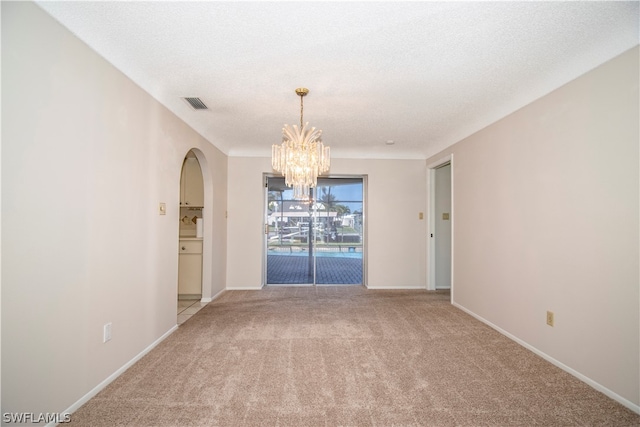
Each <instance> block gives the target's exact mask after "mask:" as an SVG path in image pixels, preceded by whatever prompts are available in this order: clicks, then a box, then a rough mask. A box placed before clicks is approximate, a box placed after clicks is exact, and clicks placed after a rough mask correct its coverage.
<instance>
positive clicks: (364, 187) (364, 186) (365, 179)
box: [260, 172, 369, 288]
mask: <svg viewBox="0 0 640 427" xmlns="http://www.w3.org/2000/svg"><path fill="white" fill-rule="evenodd" d="M279 177H282V175H280V174H277V173H266V172H265V173H263V174H262V185H263V190H264V191H263V198H264V201H263V203H262V209H263V213H262V218H263V220H262V224H263V227H266V224H267V216H268V206H267V205H268V203H269V201H268V200H269V189H268V186H269V184H268V179H269V178H279ZM319 178H330V179H331V178H358V179H362V283H361V284H360V285H348V284H347V285H344V286H364V287H368V286H367V277H368V274H367V264H368V263H367V256H368V249H367V247H368V241H369V239H368V226H367V195H368V178H369V176H368V175H367V174H352V175H349V174H337V175H322V176H320V177H319ZM262 233H263V236H262V248H263V249H262V284H261V286H260V287H261V288H264V287H265V286H267V285H269V286H312V287H313V286H332V285H331V284H316V283H310V284H306V283H303V284H297V285H287V284H277V283H276V284H268V283H267V255H268V249H267V238H266V237H265V235H266V233H265V230H264V228H263V230H262ZM314 276H315V273H314ZM337 286H343V285H337Z"/></svg>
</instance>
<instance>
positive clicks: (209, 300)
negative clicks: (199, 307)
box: [200, 289, 226, 303]
mask: <svg viewBox="0 0 640 427" xmlns="http://www.w3.org/2000/svg"><path fill="white" fill-rule="evenodd" d="M225 290H226V289H223V290H221V291H219V292H218V293H217V294H215V295H214V296H212V297H211V298H202V299H201V300H200V302H204V303H208V302H211V301H213V300H214V299H216V298H218V297H219V296H220V295H222V293H223V292H224V291H225Z"/></svg>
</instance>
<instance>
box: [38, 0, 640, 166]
mask: <svg viewBox="0 0 640 427" xmlns="http://www.w3.org/2000/svg"><path fill="white" fill-rule="evenodd" d="M38 4H39V5H40V6H41V7H42V8H43V9H44V10H45V11H47V12H48V13H49V14H51V15H52V16H53V17H54V18H55V19H57V20H58V21H59V22H60V23H62V24H63V25H64V26H65V27H67V28H68V29H69V30H70V31H71V32H72V33H74V34H75V35H76V36H78V37H79V38H80V39H81V40H83V41H84V42H85V43H87V44H88V45H89V46H91V47H92V48H93V49H94V50H96V51H97V52H98V53H99V54H100V55H102V56H103V57H104V58H105V59H106V60H107V61H109V62H110V63H111V64H113V65H114V66H115V67H117V68H118V69H120V70H121V71H122V72H123V73H124V74H126V75H127V76H128V77H129V78H131V79H132V80H133V81H134V82H136V83H137V84H138V85H139V86H140V87H142V88H143V89H144V90H145V91H147V92H148V93H150V94H151V95H152V96H153V97H154V98H156V99H157V100H158V101H160V102H161V103H162V104H164V105H165V106H166V107H167V108H168V109H169V110H171V111H172V112H173V113H175V114H176V115H177V116H178V117H180V118H181V119H182V120H184V121H185V122H186V123H188V124H189V125H190V126H191V127H192V128H193V129H195V130H196V131H197V132H198V133H200V134H201V135H202V136H204V137H205V138H206V139H207V140H208V141H210V142H211V143H212V144H213V145H215V146H216V147H218V148H219V149H220V150H222V151H223V152H224V153H226V154H228V155H230V156H270V153H271V145H272V144H273V143H280V141H281V130H282V127H283V125H284V124H285V123H286V124H296V123H299V122H300V98H299V97H298V96H297V95H296V94H295V91H294V90H295V88H297V87H301V86H302V87H307V88H309V90H310V93H309V95H308V96H306V97H305V98H304V119H305V121H309V122H310V125H311V126H315V127H318V128H320V129H322V130H323V140H324V142H325V144H326V145H329V146H330V147H331V151H332V156H333V157H340V158H394V159H412V158H417V159H424V158H427V157H429V156H431V155H433V154H436V153H437V152H439V151H440V150H442V149H444V148H446V147H447V146H449V145H451V144H453V143H455V142H458V141H459V140H461V139H463V138H465V137H467V136H469V135H471V134H472V133H474V132H476V131H478V130H480V129H482V128H483V127H485V126H487V125H489V124H491V123H493V122H495V121H496V120H498V119H500V118H502V117H505V116H506V115H508V114H510V113H512V112H513V111H515V110H517V109H519V108H521V107H523V106H525V105H526V104H528V103H530V102H532V101H534V100H535V99H537V98H539V97H541V96H543V95H545V94H547V93H549V92H550V91H552V90H554V89H556V88H558V87H559V86H561V85H563V84H565V83H567V82H568V81H570V80H572V79H574V78H576V77H578V76H580V75H581V74H584V73H585V72H587V71H589V70H591V69H593V68H595V67H596V66H598V65H600V64H602V63H604V62H606V61H607V60H609V59H611V58H613V57H615V56H617V55H619V54H620V53H622V52H624V51H626V50H628V49H630V48H632V47H633V46H636V45H637V44H638V42H639V31H640V30H639V21H640V19H639V2H637V1H634V2H609V1H603V2H582V1H577V2H302V1H300V2H243V1H236V2H217V1H194V2H185V1H179V2H118V1H107V2H84V1H83V2H75V1H73V2H70V1H63V2H51V1H44V2H43V1H41V2H38ZM184 97H198V98H200V99H201V100H202V101H203V102H204V103H205V104H206V105H207V106H208V110H205V111H196V110H193V109H192V108H191V107H190V106H189V105H188V104H187V103H186V102H185V101H184V99H183V98H184ZM388 141H393V142H394V144H392V145H390V144H388V143H387V142H388Z"/></svg>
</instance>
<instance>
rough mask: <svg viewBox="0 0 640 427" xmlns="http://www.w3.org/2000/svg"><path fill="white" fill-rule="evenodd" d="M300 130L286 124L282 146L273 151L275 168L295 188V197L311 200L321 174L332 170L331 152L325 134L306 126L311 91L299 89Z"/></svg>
mask: <svg viewBox="0 0 640 427" xmlns="http://www.w3.org/2000/svg"><path fill="white" fill-rule="evenodd" d="M296 93H297V94H298V96H300V127H298V126H296V125H293V126H289V125H284V128H282V143H281V144H280V145H278V144H274V145H273V146H272V148H271V165H272V166H273V169H275V170H276V171H278V172H280V173H281V174H282V175H284V177H285V185H286V186H287V187H292V188H293V198H294V199H296V200H308V199H309V189H310V188H313V187H315V186H316V185H317V183H318V175H320V174H321V173H323V172H326V171H328V170H329V166H330V163H331V161H330V150H329V147H325V146H324V144H323V143H322V131H321V130H320V129H316V128H314V127H312V128H309V122H307V123H305V124H304V125H303V124H302V118H303V102H302V99H303V97H304V96H306V95H307V94H308V93H309V89H306V88H298V89H296Z"/></svg>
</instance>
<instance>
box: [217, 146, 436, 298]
mask: <svg viewBox="0 0 640 427" xmlns="http://www.w3.org/2000/svg"><path fill="white" fill-rule="evenodd" d="M329 145H330V143H329ZM426 170H427V169H426V165H425V164H424V162H423V161H421V160H356V159H349V160H345V159H332V164H331V170H330V175H344V174H350V175H366V176H367V182H368V184H367V194H366V208H365V209H366V211H365V215H366V218H365V221H366V227H367V233H368V234H367V239H366V247H367V256H366V271H367V276H368V286H369V287H370V288H386V287H389V288H398V287H404V288H407V287H411V288H425V287H426V265H425V257H426V238H425V233H426V212H425V209H426ZM272 172H273V170H272V169H271V161H270V159H268V158H248V157H231V158H229V199H228V202H229V205H228V206H229V219H228V226H229V229H228V233H229V239H228V254H229V255H228V257H229V258H228V266H227V285H228V287H229V288H236V289H237V288H259V287H260V286H261V285H262V268H263V256H264V255H263V253H264V250H263V248H264V234H263V230H264V197H265V194H264V186H263V178H262V177H263V174H264V173H272ZM420 212H424V213H425V215H424V218H425V219H423V220H420V219H419V218H418V214H419V213H420Z"/></svg>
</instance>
